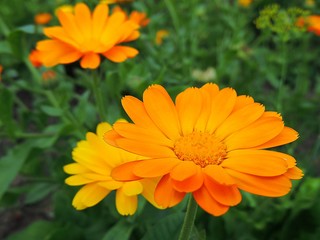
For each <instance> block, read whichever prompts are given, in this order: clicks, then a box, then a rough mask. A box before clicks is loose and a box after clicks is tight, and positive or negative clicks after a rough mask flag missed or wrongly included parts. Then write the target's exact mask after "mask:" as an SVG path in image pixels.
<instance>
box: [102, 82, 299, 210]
mask: <svg viewBox="0 0 320 240" xmlns="http://www.w3.org/2000/svg"><path fill="white" fill-rule="evenodd" d="M122 106H123V108H124V110H125V111H126V113H127V114H128V116H129V117H130V118H131V120H132V121H133V123H123V122H117V123H115V124H114V125H113V130H112V131H110V132H108V133H106V135H105V140H106V141H108V142H109V143H110V144H113V145H114V146H117V147H119V148H121V149H124V150H127V151H129V152H132V153H136V154H139V155H141V156H144V157H145V159H139V160H138V161H132V162H130V163H125V164H122V165H120V166H118V167H116V168H115V169H113V171H112V174H111V176H112V177H114V179H117V180H122V181H130V180H137V179H148V178H154V177H160V178H161V180H160V181H159V183H158V184H157V187H156V189H155V201H156V203H157V204H158V205H159V206H162V207H164V208H166V207H172V206H175V205H176V204H178V203H179V202H181V201H182V199H183V198H184V196H185V195H186V194H187V193H191V194H192V195H193V197H194V199H195V200H196V202H197V203H198V204H199V206H200V207H201V208H203V209H204V210H205V211H207V212H208V213H210V214H212V215H214V216H219V215H222V214H224V213H226V212H227V211H228V209H229V208H230V207H231V206H235V205H237V204H239V203H240V202H241V199H242V197H241V193H240V191H239V190H244V191H247V192H249V193H253V194H257V195H261V196H267V197H280V196H283V195H286V194H287V193H288V192H289V191H290V189H291V186H292V184H291V181H290V180H291V179H300V178H301V177H302V176H303V173H302V171H301V170H300V169H299V168H298V167H296V160H295V159H294V158H293V157H292V156H290V155H288V154H285V153H282V152H277V151H275V150H266V149H268V148H272V147H276V146H281V145H284V144H287V143H290V142H293V141H295V140H296V139H297V138H298V133H297V132H296V131H295V130H293V129H292V128H289V127H286V126H284V123H283V121H282V118H281V116H280V115H279V114H278V113H276V112H269V111H265V107H264V106H263V105H262V104H260V103H256V102H254V100H253V98H251V97H248V96H244V95H242V96H237V93H236V91H235V90H234V89H232V88H223V89H219V88H218V86H217V85H216V84H212V83H207V84H205V85H204V86H203V87H201V88H195V87H190V88H187V89H186V90H185V91H183V92H181V93H180V94H178V96H177V97H176V99H175V102H173V101H172V99H171V97H170V96H169V94H168V93H167V91H166V90H165V89H164V88H163V87H162V86H160V85H152V86H150V87H149V88H148V89H147V90H145V91H144V93H143V101H140V100H138V99H137V98H135V97H132V96H126V97H124V98H123V99H122Z"/></svg>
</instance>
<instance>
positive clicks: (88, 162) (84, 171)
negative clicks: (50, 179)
mask: <svg viewBox="0 0 320 240" xmlns="http://www.w3.org/2000/svg"><path fill="white" fill-rule="evenodd" d="M110 129H111V125H110V124H108V123H106V122H104V123H100V124H99V125H98V126H97V134H94V133H91V132H88V133H87V135H86V140H83V141H80V142H78V144H77V146H76V147H75V148H74V150H73V152H72V158H73V159H74V161H75V162H76V163H71V164H68V165H66V166H64V171H65V172H66V173H68V174H72V176H70V177H68V178H67V179H66V180H65V182H66V184H68V185H70V186H80V185H84V186H83V187H82V188H81V189H80V190H79V191H78V192H77V194H76V195H75V197H74V199H73V202H72V205H73V206H74V207H75V208H76V209H77V210H82V209H85V208H88V207H92V206H94V205H96V204H97V203H99V202H100V201H101V200H102V199H104V198H105V197H106V196H107V195H108V194H109V193H110V192H111V191H113V190H116V208H117V210H118V212H119V213H120V214H122V215H132V214H134V213H135V211H136V210H137V205H138V197H137V195H138V194H142V195H143V196H144V197H145V198H146V199H147V200H148V201H150V202H151V203H152V204H155V202H154V200H153V192H154V188H155V186H156V183H157V181H156V180H154V179H151V180H150V179H148V180H137V181H132V182H120V181H116V180H114V179H113V178H112V177H111V176H110V173H111V171H112V169H113V168H114V167H116V166H118V165H120V164H122V163H125V162H129V161H133V160H136V159H138V158H139V157H140V158H141V156H138V155H136V154H132V153H129V152H126V151H124V150H122V149H119V148H115V147H113V146H111V145H109V144H107V143H106V142H105V141H104V140H103V134H104V133H105V132H107V131H109V130H110Z"/></svg>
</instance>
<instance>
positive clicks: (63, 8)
mask: <svg viewBox="0 0 320 240" xmlns="http://www.w3.org/2000/svg"><path fill="white" fill-rule="evenodd" d="M59 11H62V12H65V13H73V11H74V7H73V6H72V5H69V4H65V5H61V6H59V7H57V8H56V10H55V11H54V13H55V15H56V16H58V12H59Z"/></svg>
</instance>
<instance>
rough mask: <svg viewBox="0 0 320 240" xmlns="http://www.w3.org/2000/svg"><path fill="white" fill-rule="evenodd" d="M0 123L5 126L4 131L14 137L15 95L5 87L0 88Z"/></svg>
mask: <svg viewBox="0 0 320 240" xmlns="http://www.w3.org/2000/svg"><path fill="white" fill-rule="evenodd" d="M0 121H2V123H3V124H4V129H5V131H6V132H7V134H8V135H9V136H11V137H13V136H14V132H15V121H14V120H13V94H12V93H11V92H10V91H9V90H8V89H6V88H4V87H0Z"/></svg>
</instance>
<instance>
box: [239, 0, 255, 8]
mask: <svg viewBox="0 0 320 240" xmlns="http://www.w3.org/2000/svg"><path fill="white" fill-rule="evenodd" d="M252 2H253V0H238V4H239V5H240V6H242V7H248V6H250V4H251V3H252Z"/></svg>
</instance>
